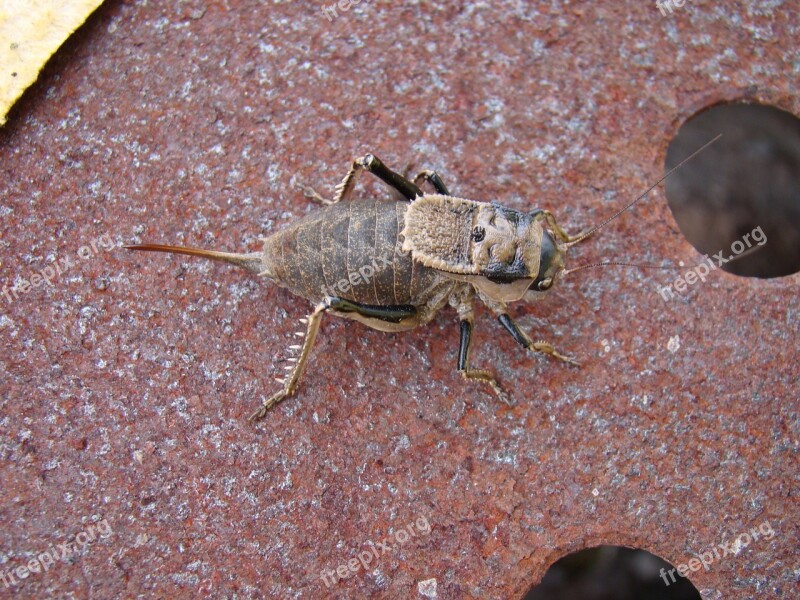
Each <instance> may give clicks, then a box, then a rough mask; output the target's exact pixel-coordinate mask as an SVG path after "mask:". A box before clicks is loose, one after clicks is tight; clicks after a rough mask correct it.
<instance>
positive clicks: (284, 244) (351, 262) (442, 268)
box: [126, 136, 719, 421]
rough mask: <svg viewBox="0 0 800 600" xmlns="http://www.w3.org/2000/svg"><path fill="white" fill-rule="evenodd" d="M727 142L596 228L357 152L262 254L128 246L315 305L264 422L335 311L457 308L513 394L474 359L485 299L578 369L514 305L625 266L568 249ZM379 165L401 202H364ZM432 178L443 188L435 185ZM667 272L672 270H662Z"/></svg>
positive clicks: (414, 322) (407, 312)
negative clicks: (180, 258)
mask: <svg viewBox="0 0 800 600" xmlns="http://www.w3.org/2000/svg"><path fill="white" fill-rule="evenodd" d="M717 139H719V136H717V137H716V138H714V139H712V140H711V141H709V142H708V143H706V144H705V145H704V146H702V147H701V148H699V149H698V150H696V151H695V152H693V153H692V154H691V155H690V156H688V157H687V158H685V159H684V160H683V161H681V162H680V163H679V164H678V165H676V166H675V167H674V168H673V169H671V170H670V171H669V172H667V173H666V174H665V175H663V177H661V178H660V179H659V180H658V181H657V182H656V183H655V184H653V185H652V186H651V187H650V188H648V189H647V191H645V192H644V193H643V194H641V195H640V196H639V197H637V198H636V199H635V200H633V201H632V202H630V203H628V204H627V205H626V206H624V207H623V208H622V209H620V210H619V211H617V212H616V213H614V214H613V215H612V216H611V217H609V218H608V219H606V220H605V221H603V222H602V223H600V224H599V225H597V226H595V227H592V228H591V229H589V230H588V231H586V232H584V233H581V234H578V235H574V236H573V235H569V234H568V233H567V232H566V231H565V230H564V229H562V228H561V226H560V225H559V224H558V222H557V221H556V219H555V217H554V216H553V214H552V213H550V212H549V211H547V210H543V209H540V208H534V209H533V210H531V211H529V212H523V211H519V210H516V209H513V208H508V207H505V206H503V205H501V204H500V203H497V202H478V201H475V200H468V199H465V198H459V197H457V196H453V195H451V194H450V192H449V191H448V188H447V187H446V185H445V184H444V182H443V181H442V179H441V177H440V176H439V175H438V174H437V173H436V172H435V171H430V170H425V171H422V172H421V173H419V175H417V176H416V177H415V178H414V179H413V180H410V179H407V178H405V177H403V176H402V175H399V174H398V173H396V172H394V171H392V170H391V169H389V168H388V167H386V166H385V165H384V164H383V162H382V161H381V160H380V159H378V158H377V157H376V156H374V155H372V154H367V155H366V156H364V157H362V158H359V159H356V160H355V161H354V162H353V164H352V167H351V168H350V170H349V171H348V173H347V175H346V176H345V177H344V179H343V180H342V182H341V183H340V184H339V185H337V186H336V188H335V189H334V197H333V199H332V200H328V199H326V198H324V197H322V196H321V195H319V194H318V193H316V192H315V191H314V190H312V189H311V188H305V193H306V196H308V197H309V198H311V199H313V200H315V201H317V202H319V203H320V204H322V207H321V208H320V209H319V210H316V211H314V212H312V213H310V214H308V215H307V216H305V217H303V218H301V219H298V220H297V221H295V222H292V223H289V224H288V226H286V227H284V228H283V229H281V230H279V231H277V232H275V233H273V234H271V235H270V236H268V237H267V238H264V239H263V240H262V241H263V247H262V248H261V251H259V252H252V253H231V252H219V251H214V250H203V249H198V248H189V247H179V246H170V245H161V244H138V245H130V246H126V248H129V249H132V250H143V251H154V252H169V253H174V254H184V255H190V256H200V257H204V258H207V259H212V260H217V261H222V262H226V263H229V264H233V265H236V266H238V267H242V268H244V269H246V270H248V271H251V272H252V273H255V274H256V275H258V276H261V277H266V278H268V279H270V280H272V281H273V282H274V283H275V284H277V285H278V286H281V287H283V288H286V289H288V290H289V291H290V292H291V293H292V294H295V295H297V296H300V297H302V298H305V299H306V300H309V301H310V302H311V303H312V305H313V306H314V308H313V310H312V311H311V312H310V313H309V314H308V316H307V317H306V318H303V319H301V322H302V324H303V325H304V328H305V330H304V331H298V332H296V333H295V336H296V337H297V338H298V343H297V344H293V345H290V346H289V350H290V352H291V353H292V354H293V355H292V356H290V357H289V359H288V360H289V363H290V364H289V365H287V367H286V369H287V371H288V373H287V374H286V377H285V378H282V379H279V380H278V381H279V383H281V384H282V387H281V389H280V390H279V391H277V392H276V393H275V394H273V395H272V396H270V397H269V398H267V399H266V400H265V401H264V402H263V404H262V406H261V407H260V408H258V410H256V411H255V412H254V413H253V414H252V415H251V416H250V420H251V421H255V420H258V419H261V418H263V417H264V416H265V415H266V413H267V411H268V410H269V409H270V408H272V407H273V406H275V405H276V404H277V403H278V402H280V401H282V400H284V399H286V398H288V397H290V396H292V395H293V394H294V393H295V392H296V390H297V388H298V384H299V382H300V378H301V377H302V375H303V372H304V371H305V369H306V366H307V363H308V361H309V357H310V354H311V350H312V348H313V346H314V341H315V339H316V336H317V332H318V331H319V327H320V324H321V322H322V318H323V315H325V314H326V313H331V314H333V315H337V316H340V317H344V318H348V319H353V320H356V321H360V322H361V323H363V324H365V325H367V326H368V327H372V328H374V329H377V330H379V331H384V332H401V331H408V330H410V329H413V328H415V327H419V326H421V325H425V324H426V323H428V322H429V321H430V320H431V319H433V317H434V316H435V315H436V314H437V313H438V312H439V311H440V310H442V309H443V308H445V306H447V305H449V306H450V307H452V308H453V309H455V312H456V314H457V316H458V321H459V325H460V341H459V348H458V358H457V365H456V369H457V371H458V372H459V373H461V375H462V377H463V378H464V379H466V380H474V381H478V382H482V384H484V385H487V386H489V387H490V388H491V389H492V391H493V392H494V393H495V394H496V395H497V396H498V397H499V398H500V399H501V400H502V401H504V402H507V403H508V402H509V401H510V398H509V396H508V394H507V393H506V392H505V391H504V390H503V388H502V387H501V386H500V384H499V383H498V382H497V380H496V379H495V377H494V375H493V373H492V372H491V371H489V370H484V369H475V368H473V367H472V366H471V365H470V360H469V355H470V343H471V338H472V331H473V323H474V310H473V307H474V304H475V302H476V300H478V301H480V302H482V303H483V304H484V305H485V306H486V307H487V308H488V309H489V310H490V311H491V312H492V313H493V314H494V315H495V316H496V317H497V319H498V320H499V322H500V324H501V325H502V326H503V328H504V329H505V330H506V331H507V332H508V333H509V334H510V335H511V337H512V338H513V339H514V340H515V341H516V342H517V343H518V344H519V345H521V346H522V347H523V348H524V349H525V350H527V351H529V352H533V353H539V354H543V355H546V356H549V357H551V358H553V359H555V360H558V361H561V362H564V363H567V364H571V365H575V366H578V365H579V363H578V362H577V361H576V360H574V359H572V358H570V357H568V356H566V355H564V354H562V353H561V352H559V351H558V350H556V348H555V347H554V346H553V345H552V344H551V343H549V342H547V341H544V340H538V341H534V340H533V339H532V338H531V337H530V336H529V335H528V334H527V333H526V332H525V331H523V330H522V329H521V328H520V327H519V326H518V325H517V323H516V322H515V321H514V319H513V318H512V317H511V316H510V315H509V312H508V305H509V304H510V303H513V302H517V301H520V300H525V301H530V300H539V299H541V298H543V297H544V296H546V295H547V293H548V292H549V291H550V290H551V289H553V286H554V285H555V284H556V283H557V282H558V281H560V280H561V279H563V278H564V277H565V276H566V275H568V274H569V273H573V272H575V271H579V270H582V269H586V268H590V267H596V266H608V265H621V266H634V267H648V266H650V265H631V264H629V263H622V262H602V263H595V264H589V265H581V266H578V267H576V268H573V269H567V268H566V257H567V252H568V250H569V249H570V248H571V247H572V246H574V245H575V244H578V243H580V242H583V241H585V240H586V239H588V238H589V237H590V236H592V235H593V234H594V233H595V232H596V231H598V230H599V229H601V228H602V227H605V226H606V225H607V224H608V223H610V222H611V221H612V220H614V219H615V218H617V217H618V216H619V215H621V214H622V213H623V212H625V211H626V210H628V209H629V208H630V207H631V206H633V205H634V204H635V203H636V202H638V201H639V200H641V199H642V198H644V197H645V196H647V194H649V193H650V191H652V190H653V189H654V188H655V187H656V186H657V185H659V184H660V183H661V182H662V181H664V179H666V178H667V177H668V176H669V175H670V174H671V173H673V172H674V171H675V170H677V169H678V168H680V167H681V166H682V165H683V164H684V163H686V162H687V161H688V160H690V159H691V158H693V157H694V156H695V155H697V154H698V153H699V152H701V151H702V150H704V149H705V148H706V147H708V146H709V145H710V144H711V143H713V142H714V141H716V140H717ZM363 171H368V172H369V173H371V174H373V175H374V176H376V177H377V178H378V179H380V180H381V181H382V182H384V183H385V184H386V185H388V186H389V187H390V188H391V189H392V190H393V193H394V195H395V196H396V198H394V197H387V198H384V199H352V195H353V189H354V186H355V183H356V180H357V178H358V176H359V174H360V173H362V172H363ZM425 184H427V185H428V186H429V187H431V188H432V189H433V191H434V192H435V193H426V192H423V190H422V189H421V187H420V186H422V185H425ZM656 268H661V267H656Z"/></svg>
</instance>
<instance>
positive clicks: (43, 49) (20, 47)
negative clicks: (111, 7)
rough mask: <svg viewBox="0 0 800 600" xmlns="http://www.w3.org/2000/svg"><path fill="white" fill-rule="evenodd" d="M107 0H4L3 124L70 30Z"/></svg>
mask: <svg viewBox="0 0 800 600" xmlns="http://www.w3.org/2000/svg"><path fill="white" fill-rule="evenodd" d="M102 3H103V0H0V125H2V124H4V123H5V122H6V115H8V111H9V110H10V109H11V106H12V105H13V104H14V102H16V101H17V99H18V98H19V97H20V96H21V95H22V92H24V91H25V89H26V88H28V87H29V86H30V85H31V84H32V83H33V82H34V81H36V78H37V77H38V76H39V71H41V70H42V67H43V66H44V64H45V63H46V62H47V59H48V58H50V57H51V56H52V55H53V54H54V53H55V51H56V50H58V48H59V46H61V44H63V43H64V40H66V39H67V38H68V37H69V36H70V34H71V33H72V32H73V31H75V30H76V29H77V28H78V27H80V25H81V23H83V22H84V21H85V20H86V18H87V17H88V16H89V15H90V14H92V12H93V11H94V10H95V9H96V8H97V7H98V6H100V5H101V4H102Z"/></svg>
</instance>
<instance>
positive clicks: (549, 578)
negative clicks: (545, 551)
mask: <svg viewBox="0 0 800 600" xmlns="http://www.w3.org/2000/svg"><path fill="white" fill-rule="evenodd" d="M662 569H663V571H662ZM671 569H674V567H673V566H672V565H670V564H669V563H668V562H666V561H664V560H662V559H660V558H659V557H657V556H655V555H654V554H650V553H649V552H646V551H645V550H636V549H632V548H625V547H623V546H597V547H596V548H587V549H586V550H581V551H580V552H573V553H572V554H567V555H566V556H564V557H563V558H560V559H559V560H557V561H556V562H555V563H553V564H552V565H551V566H550V568H549V569H548V571H547V573H545V576H544V578H543V579H542V582H541V583H540V584H539V585H537V586H535V587H533V588H531V590H530V591H529V592H528V594H527V595H526V596H525V600H701V597H700V592H698V591H697V588H696V587H694V586H693V585H692V584H691V583H690V582H689V580H688V579H684V578H683V577H681V576H680V575H679V574H678V572H677V571H675V572H674V573H673V576H674V578H675V582H674V583H673V581H672V577H670V574H669V571H670V570H671ZM665 579H666V581H667V582H668V584H667V583H665Z"/></svg>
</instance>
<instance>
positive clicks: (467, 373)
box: [451, 294, 511, 404]
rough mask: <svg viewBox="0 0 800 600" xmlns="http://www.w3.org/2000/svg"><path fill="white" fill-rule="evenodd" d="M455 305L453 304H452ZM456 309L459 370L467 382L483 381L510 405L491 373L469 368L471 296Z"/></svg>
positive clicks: (471, 317) (464, 299) (471, 316)
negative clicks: (458, 331) (459, 323)
mask: <svg viewBox="0 0 800 600" xmlns="http://www.w3.org/2000/svg"><path fill="white" fill-rule="evenodd" d="M451 304H453V302H451ZM454 304H455V308H456V310H457V311H458V318H459V320H460V322H461V337H460V340H459V345H458V364H457V370H458V372H459V373H461V376H462V377H463V378H464V379H467V380H470V379H472V380H476V381H481V382H483V383H485V384H486V385H488V386H489V387H490V388H492V391H493V392H494V393H495V394H496V395H497V397H498V398H500V400H502V401H503V402H505V403H506V404H510V403H511V402H510V400H509V397H508V394H506V393H505V392H504V391H503V388H502V387H500V384H499V383H497V380H496V379H495V378H494V375H493V374H492V373H491V372H490V371H485V370H483V369H473V368H471V367H470V366H469V350H470V346H471V344H472V321H473V312H472V298H471V296H470V295H467V294H465V295H464V296H462V298H461V299H459V300H457V301H456V302H455V303H454Z"/></svg>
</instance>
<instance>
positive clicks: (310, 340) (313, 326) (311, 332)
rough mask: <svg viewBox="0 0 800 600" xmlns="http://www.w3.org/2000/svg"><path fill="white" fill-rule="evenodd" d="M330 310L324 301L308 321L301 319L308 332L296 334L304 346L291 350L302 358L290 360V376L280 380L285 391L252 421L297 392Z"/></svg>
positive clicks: (260, 409) (292, 347) (256, 414)
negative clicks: (325, 315) (325, 316)
mask: <svg viewBox="0 0 800 600" xmlns="http://www.w3.org/2000/svg"><path fill="white" fill-rule="evenodd" d="M329 308H330V304H329V303H328V302H327V300H323V301H322V302H320V303H319V304H317V306H316V308H315V309H314V311H313V312H312V313H311V314H310V315H309V316H308V318H307V319H301V322H304V323H307V325H306V331H305V333H304V332H302V331H297V332H295V335H296V336H298V337H303V344H302V345H293V346H289V348H290V349H292V350H300V356H299V357H298V358H294V357H292V358H290V359H289V360H290V361H291V362H292V363H293V364H291V365H287V366H286V369H287V370H288V371H290V372H289V374H288V375H287V376H286V378H285V379H279V380H278V381H280V382H281V383H283V389H282V390H280V391H279V392H277V393H276V394H273V395H272V397H270V398H269V399H268V400H267V401H266V402H264V405H263V406H262V407H261V408H259V409H258V410H257V411H256V412H254V413H253V414H252V415H250V420H251V421H257V420H259V419H263V418H264V415H266V414H267V411H268V410H269V409H270V408H272V407H273V406H275V405H276V404H277V403H278V402H280V401H281V400H283V399H284V398H288V397H289V396H291V395H292V394H294V392H295V390H296V389H297V384H298V383H299V382H300V377H302V375H303V371H304V370H305V368H306V363H307V362H308V357H309V355H310V354H311V348H312V347H313V345H314V340H315V339H316V337H317V331H319V326H320V323H321V322H322V315H323V314H325V312H326V311H327V310H329Z"/></svg>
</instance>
